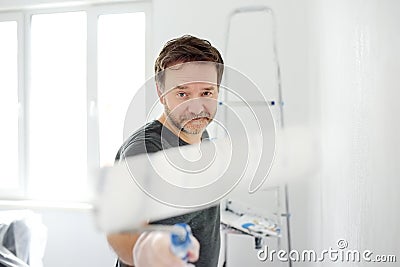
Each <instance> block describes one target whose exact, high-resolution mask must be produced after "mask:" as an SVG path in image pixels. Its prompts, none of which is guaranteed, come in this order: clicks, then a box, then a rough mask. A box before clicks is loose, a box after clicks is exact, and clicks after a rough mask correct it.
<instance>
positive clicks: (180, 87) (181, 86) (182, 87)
mask: <svg viewBox="0 0 400 267" xmlns="http://www.w3.org/2000/svg"><path fill="white" fill-rule="evenodd" d="M174 89H180V90H184V89H188V87H187V86H186V85H177V86H175V87H174Z"/></svg>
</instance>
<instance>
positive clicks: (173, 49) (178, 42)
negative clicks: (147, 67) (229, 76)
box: [154, 35, 224, 87]
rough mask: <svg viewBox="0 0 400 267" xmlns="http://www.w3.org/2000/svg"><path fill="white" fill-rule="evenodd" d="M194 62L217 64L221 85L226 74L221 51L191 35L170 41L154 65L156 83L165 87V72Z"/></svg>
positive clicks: (218, 80) (218, 79)
mask: <svg viewBox="0 0 400 267" xmlns="http://www.w3.org/2000/svg"><path fill="white" fill-rule="evenodd" d="M192 61H209V62H215V63H217V64H215V65H216V68H217V85H218V86H219V84H220V83H221V80H222V74H223V72H224V61H223V59H222V57H221V54H220V53H219V51H218V50H217V49H216V48H215V47H213V46H212V45H211V43H210V42H209V41H207V40H204V39H200V38H197V37H194V36H191V35H183V36H181V37H179V38H175V39H172V40H169V41H168V42H167V43H166V44H165V45H164V47H163V49H162V50H161V52H160V54H159V55H158V58H157V59H156V62H155V64H154V72H155V80H156V83H157V84H158V85H159V86H161V87H163V86H164V82H165V76H164V70H165V69H166V68H168V67H171V66H173V65H175V64H181V63H186V62H192Z"/></svg>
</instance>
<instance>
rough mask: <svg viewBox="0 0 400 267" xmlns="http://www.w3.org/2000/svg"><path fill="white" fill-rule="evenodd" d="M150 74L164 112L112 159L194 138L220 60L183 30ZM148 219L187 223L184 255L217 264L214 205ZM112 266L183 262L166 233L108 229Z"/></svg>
mask: <svg viewBox="0 0 400 267" xmlns="http://www.w3.org/2000/svg"><path fill="white" fill-rule="evenodd" d="M155 74H156V76H155V80H156V86H157V93H158V96H159V101H160V102H161V104H162V105H164V112H163V114H162V115H161V116H160V117H159V118H158V119H157V120H154V121H152V122H149V123H147V124H146V125H144V126H143V127H142V128H140V129H139V130H137V131H136V132H135V133H133V134H132V135H131V136H130V138H128V140H126V141H125V143H124V144H123V145H122V147H121V148H120V150H119V151H118V154H117V156H116V160H121V159H122V158H124V157H129V156H134V155H138V154H141V153H152V152H157V151H160V150H163V149H166V148H169V147H176V146H183V145H189V144H198V143H200V142H201V141H202V139H204V138H207V137H208V134H207V131H206V130H205V129H206V127H207V125H208V124H209V123H210V122H211V121H212V119H213V118H214V116H215V113H216V110H217V98H218V91H219V84H220V82H221V79H222V74H223V60H222V57H221V55H220V53H219V52H218V50H217V49H216V48H214V47H213V46H212V45H211V44H210V42H208V41H206V40H202V39H199V38H196V37H193V36H190V35H185V36H182V37H180V38H177V39H173V40H170V41H169V42H167V43H166V44H165V46H164V48H163V49H162V51H161V52H160V54H159V56H158V58H157V60H156V62H155ZM150 223H152V224H168V225H172V224H175V223H187V224H189V226H190V227H191V229H192V233H193V236H194V238H193V240H192V241H193V244H194V245H193V247H192V249H191V250H190V251H189V253H188V260H189V261H190V262H195V265H196V267H216V266H217V263H218V256H219V248H220V232H219V227H220V211H219V206H213V207H209V208H206V209H203V210H199V211H195V212H191V213H188V214H184V215H180V216H176V217H173V218H167V219H164V220H160V221H155V222H150ZM107 239H108V242H109V244H110V245H111V247H112V248H113V249H114V251H115V252H116V253H117V255H118V257H119V260H118V263H117V266H135V267H152V266H157V267H164V266H165V267H166V266H168V267H171V266H176V267H180V266H186V263H185V262H184V261H182V260H181V259H179V258H178V257H176V256H175V255H174V254H173V253H172V252H171V250H170V241H169V240H170V239H169V234H168V233H163V232H149V233H143V234H112V235H109V236H108V237H107Z"/></svg>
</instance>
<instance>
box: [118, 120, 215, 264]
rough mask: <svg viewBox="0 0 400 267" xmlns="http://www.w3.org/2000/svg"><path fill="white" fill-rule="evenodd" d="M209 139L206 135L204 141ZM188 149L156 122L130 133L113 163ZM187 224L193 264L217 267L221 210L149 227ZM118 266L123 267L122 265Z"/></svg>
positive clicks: (172, 219)
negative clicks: (194, 243)
mask: <svg viewBox="0 0 400 267" xmlns="http://www.w3.org/2000/svg"><path fill="white" fill-rule="evenodd" d="M204 138H208V134H207V132H206V131H205V132H204V134H203V139H204ZM184 145H188V143H186V142H185V141H183V140H182V139H180V138H179V137H178V136H176V135H175V134H174V133H172V132H171V131H170V130H169V129H168V128H167V127H163V124H162V123H161V122H159V121H158V120H154V121H152V122H149V123H147V124H146V125H144V126H143V127H142V128H140V129H139V130H137V131H136V132H135V133H133V134H132V135H131V136H130V137H129V138H128V140H126V141H125V142H124V144H123V145H122V146H121V148H120V149H119V151H118V153H117V156H116V158H115V160H116V161H119V160H121V159H123V158H124V157H130V156H135V155H138V154H143V153H153V152H157V151H160V150H163V149H167V148H171V147H176V146H184ZM176 223H187V224H188V225H190V227H191V228H192V232H193V235H194V236H195V237H196V238H197V240H198V241H199V242H200V257H199V260H198V261H197V262H195V263H194V264H195V266H196V267H216V266H217V264H218V256H219V248H220V232H219V227H220V210H219V205H217V206H213V207H210V208H206V209H203V210H199V211H195V212H191V213H187V214H184V215H179V216H176V217H171V218H167V219H164V220H159V221H153V222H151V224H167V225H172V224H176ZM119 264H120V265H118V264H117V266H121V267H123V266H126V265H124V264H123V263H122V262H120V263H119Z"/></svg>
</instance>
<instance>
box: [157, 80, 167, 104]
mask: <svg viewBox="0 0 400 267" xmlns="http://www.w3.org/2000/svg"><path fill="white" fill-rule="evenodd" d="M156 87H157V95H158V99H159V100H160V103H161V104H163V105H165V99H164V96H163V93H162V90H161V88H160V85H159V84H158V83H156Z"/></svg>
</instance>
